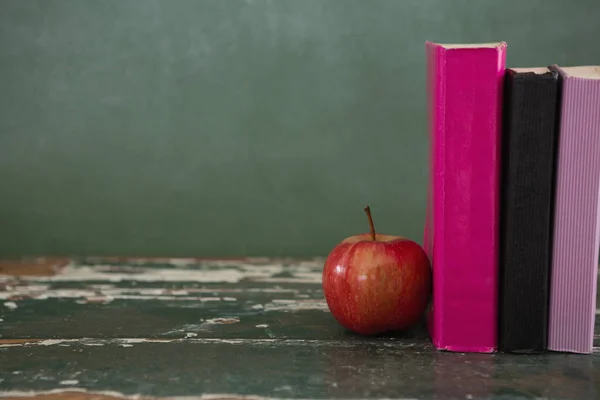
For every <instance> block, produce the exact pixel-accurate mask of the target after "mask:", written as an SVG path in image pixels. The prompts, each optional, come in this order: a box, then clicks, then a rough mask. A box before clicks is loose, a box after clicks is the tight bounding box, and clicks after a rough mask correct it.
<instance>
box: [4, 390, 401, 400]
mask: <svg viewBox="0 0 600 400" xmlns="http://www.w3.org/2000/svg"><path fill="white" fill-rule="evenodd" d="M0 399H3V400H285V399H284V398H275V397H262V396H252V395H236V394H227V393H215V394H205V395H201V396H170V397H148V396H140V395H125V394H122V393H118V392H112V391H106V392H89V391H86V390H83V389H78V388H69V389H65V390H61V389H55V390H51V391H45V392H18V391H13V392H2V391H0ZM294 400H304V399H294ZM399 400H407V399H399Z"/></svg>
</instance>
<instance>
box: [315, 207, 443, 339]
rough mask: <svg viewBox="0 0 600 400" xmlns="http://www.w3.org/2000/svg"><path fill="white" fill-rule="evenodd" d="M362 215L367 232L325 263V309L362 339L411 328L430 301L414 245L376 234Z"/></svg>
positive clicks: (424, 266) (426, 270)
mask: <svg viewBox="0 0 600 400" xmlns="http://www.w3.org/2000/svg"><path fill="white" fill-rule="evenodd" d="M365 211H366V212H367V215H368V216H369V221H370V223H371V233H364V234H360V235H355V236H351V237H349V238H346V239H344V240H343V241H341V242H340V243H339V244H338V245H337V246H335V247H334V248H333V250H332V251H331V253H330V254H329V256H328V257H327V260H326V261H325V266H324V269H323V292H324V294H325V299H326V301H327V305H328V307H329V310H330V311H331V313H332V315H333V316H334V318H335V319H336V320H337V321H338V322H339V323H340V324H341V325H342V326H344V327H345V328H346V329H349V330H351V331H354V332H356V333H359V334H362V335H375V334H379V333H384V332H390V331H398V330H402V329H406V328H409V327H411V326H412V325H414V324H416V323H417V322H418V321H419V320H420V319H421V317H422V316H423V313H424V312H425V309H426V308H427V305H428V303H429V300H430V297H431V285H432V274H431V264H430V262H429V258H428V257H427V255H426V253H425V251H424V250H423V248H422V247H421V246H420V245H418V244H417V243H415V242H414V241H412V240H409V239H406V238H403V237H400V236H392V235H382V234H376V233H375V230H374V227H373V225H372V219H371V218H370V210H369V209H368V207H367V208H366V209H365ZM373 237H375V240H373Z"/></svg>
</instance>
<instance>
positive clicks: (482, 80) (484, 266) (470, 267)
mask: <svg viewBox="0 0 600 400" xmlns="http://www.w3.org/2000/svg"><path fill="white" fill-rule="evenodd" d="M426 52H427V69H428V71H427V74H428V77H427V82H428V103H429V104H428V108H429V111H428V112H429V119H430V151H431V152H430V164H431V165H430V182H429V194H428V205H427V220H426V226H425V238H424V247H425V249H426V251H427V253H428V255H429V257H430V260H431V262H432V267H433V276H434V283H433V299H432V303H431V305H430V310H429V315H428V318H429V329H430V334H431V339H432V341H433V344H434V346H435V347H436V348H438V349H441V350H448V351H458V352H493V351H495V350H496V349H497V345H498V342H497V338H498V331H497V329H498V322H497V321H498V318H497V317H498V312H497V308H498V247H499V243H498V242H499V233H500V227H499V210H500V204H499V203H500V201H499V200H500V185H499V183H500V168H501V164H500V160H501V142H500V139H501V125H502V123H501V120H502V93H503V78H504V72H505V57H506V55H505V54H506V44H505V43H504V42H499V43H491V44H464V45H460V44H459V45H442V44H435V43H431V42H427V43H426Z"/></svg>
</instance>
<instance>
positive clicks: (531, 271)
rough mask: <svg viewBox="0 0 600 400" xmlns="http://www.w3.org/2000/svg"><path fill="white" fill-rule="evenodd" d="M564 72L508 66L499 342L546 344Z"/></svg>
mask: <svg viewBox="0 0 600 400" xmlns="http://www.w3.org/2000/svg"><path fill="white" fill-rule="evenodd" d="M557 95H558V74H557V73H556V72H555V71H551V70H547V71H546V72H544V73H535V72H516V71H514V70H511V69H508V70H507V72H506V78H505V90H504V123H503V138H502V142H503V150H502V163H503V165H502V171H503V172H502V181H501V182H502V183H501V188H502V202H501V217H500V220H501V224H500V225H501V229H500V231H501V234H500V315H499V323H500V330H499V335H500V336H499V349H500V350H502V351H505V352H519V353H533V352H543V351H545V350H546V348H547V319H548V318H547V315H548V292H549V273H550V263H551V252H552V212H553V208H552V207H553V197H554V153H555V142H556V139H555V131H556V128H555V127H556V122H555V114H556V107H557Z"/></svg>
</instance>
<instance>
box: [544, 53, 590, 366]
mask: <svg viewBox="0 0 600 400" xmlns="http://www.w3.org/2000/svg"><path fill="white" fill-rule="evenodd" d="M550 68H551V69H552V70H554V71H556V72H558V74H559V83H560V90H561V106H560V112H559V113H560V120H559V124H560V125H559V135H558V138H559V139H558V148H557V166H556V193H555V205H554V209H555V211H554V238H553V240H554V243H553V253H552V269H551V275H550V276H551V281H550V306H549V316H548V349H550V350H554V351H562V352H572V353H584V354H587V353H591V352H592V343H593V339H594V319H595V308H596V307H595V306H596V291H597V275H598V247H599V246H600V212H599V208H600V67H599V66H581V67H560V66H557V65H553V66H551V67H550Z"/></svg>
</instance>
